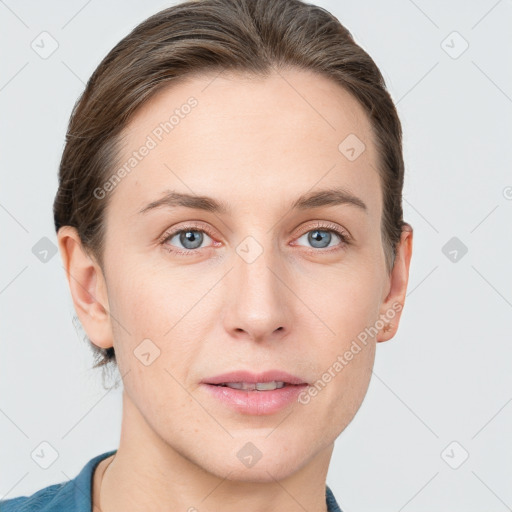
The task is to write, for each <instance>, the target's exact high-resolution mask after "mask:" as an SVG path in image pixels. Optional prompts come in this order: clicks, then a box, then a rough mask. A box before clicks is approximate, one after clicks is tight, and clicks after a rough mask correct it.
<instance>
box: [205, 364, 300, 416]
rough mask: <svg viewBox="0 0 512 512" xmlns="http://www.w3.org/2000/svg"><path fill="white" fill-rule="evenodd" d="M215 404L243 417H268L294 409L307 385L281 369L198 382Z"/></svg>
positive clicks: (233, 374)
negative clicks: (292, 407)
mask: <svg viewBox="0 0 512 512" xmlns="http://www.w3.org/2000/svg"><path fill="white" fill-rule="evenodd" d="M201 384H202V386H203V389H204V390H205V391H206V392H208V394H209V396H210V397H211V398H212V399H213V400H215V402H216V403H218V404H221V405H222V406H226V407H229V408H231V409H232V410H235V411H236V412H238V413H240V414H243V415H246V416H247V415H253V416H254V415H271V414H276V413H278V412H279V411H281V410H283V409H285V408H287V407H291V406H293V404H294V402H297V399H298V396H299V395H300V393H302V392H303V390H304V388H306V387H307V386H308V385H309V384H308V383H307V382H306V381H305V380H303V379H302V378H300V377H297V376H295V375H291V374H289V373H287V372H284V371H280V370H271V371H267V372H264V373H259V374H254V373H251V372H247V371H234V372H230V373H224V374H222V375H216V376H214V377H209V378H206V379H204V380H202V381H201Z"/></svg>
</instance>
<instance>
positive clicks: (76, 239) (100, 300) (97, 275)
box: [57, 226, 113, 348]
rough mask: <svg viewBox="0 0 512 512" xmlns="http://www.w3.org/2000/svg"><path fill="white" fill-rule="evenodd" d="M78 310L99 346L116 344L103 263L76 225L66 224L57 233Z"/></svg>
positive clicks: (88, 331)
mask: <svg viewBox="0 0 512 512" xmlns="http://www.w3.org/2000/svg"><path fill="white" fill-rule="evenodd" d="M57 240H58V243H59V251H60V255H61V258H62V261H63V264H64V269H65V271H66V277H67V280H68V284H69V289H70V291H71V297H72V299H73V304H74V306H75V311H76V313H77V315H78V318H79V319H80V323H81V324H82V326H83V328H84V330H85V332H86V333H87V336H88V337H89V339H90V340H91V342H92V343H94V344H95V345H96V346H98V347H100V348H109V347H112V346H113V336H112V328H111V327H112V326H111V322H110V314H109V307H108V295H107V286H106V282H105V278H104V276H103V271H102V270H101V267H100V266H99V264H98V263H97V262H96V260H95V259H94V258H93V257H92V256H90V255H89V254H88V253H87V252H86V251H85V249H84V247H83V246H82V242H81V240H80V236H79V235H78V232H77V230H76V228H74V227H71V226H62V227H61V228H59V231H58V233H57Z"/></svg>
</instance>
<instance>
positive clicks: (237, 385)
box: [219, 380, 284, 391]
mask: <svg viewBox="0 0 512 512" xmlns="http://www.w3.org/2000/svg"><path fill="white" fill-rule="evenodd" d="M219 386H226V387H228V388H232V389H242V390H249V391H254V390H256V391H272V390H274V389H279V388H282V387H284V382H278V381H275V380H273V381H271V382H257V383H256V384H254V383H252V382H226V383H224V384H219Z"/></svg>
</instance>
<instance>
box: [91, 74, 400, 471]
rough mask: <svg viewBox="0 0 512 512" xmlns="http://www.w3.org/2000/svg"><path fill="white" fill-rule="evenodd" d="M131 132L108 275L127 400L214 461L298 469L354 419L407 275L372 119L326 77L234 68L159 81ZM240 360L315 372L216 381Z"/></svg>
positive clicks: (202, 459)
mask: <svg viewBox="0 0 512 512" xmlns="http://www.w3.org/2000/svg"><path fill="white" fill-rule="evenodd" d="M191 97H193V98H194V99H192V100H190V98H191ZM186 105H189V106H188V107H187V106H186ZM173 113H174V114H175V117H174V118H173V119H172V120H171V124H172V127H170V126H171V124H169V118H170V116H171V115H172V114H173ZM166 122H168V124H167V125H166V124H165V123H166ZM350 134H353V135H350ZM124 135H125V137H124V142H123V148H122V153H121V155H120V160H119V166H118V167H117V168H116V169H119V168H121V167H122V166H123V165H125V164H127V165H125V167H124V168H125V172H124V173H123V172H120V173H119V174H120V175H121V176H120V177H121V180H120V181H119V182H118V183H117V184H115V186H114V185H111V186H107V187H106V188H107V189H109V190H108V194H109V197H108V200H109V205H108V208H107V211H106V228H107V229H106V238H105V243H106V245H105V253H104V262H105V266H104V279H105V285H106V288H105V290H106V293H107V299H108V310H109V312H110V317H109V322H110V323H109V329H110V336H111V340H110V341H111V344H112V343H113V345H114V347H115V351H116V356H117V361H118V366H119V370H120V374H121V375H123V376H124V378H123V380H124V392H125V394H126V400H128V401H129V402H130V404H131V405H132V406H133V409H134V410H136V411H137V414H138V415H139V416H140V420H141V421H142V420H143V421H144V423H145V425H146V427H145V428H147V427H149V430H150V432H151V433H152V435H154V436H155V438H158V439H159V440H161V441H163V443H164V445H165V446H167V447H169V449H172V450H174V451H176V452H177V453H179V454H181V455H182V456H184V457H186V458H187V459H188V460H190V461H192V462H193V463H195V464H196V465H198V466H199V467H202V468H204V469H206V470H207V471H208V472H210V473H213V474H216V475H219V476H221V477H224V476H225V475H226V474H227V473H228V472H230V471H232V472H233V473H232V475H231V478H234V479H239V480H249V479H250V480H261V481H263V480H269V479H270V476H269V472H270V473H271V474H272V475H273V477H274V478H285V477H286V476H288V475H291V474H292V473H294V472H295V471H297V470H298V469H300V468H301V467H303V466H304V465H305V464H306V463H308V461H311V460H312V459H313V458H314V457H315V456H317V455H318V454H320V453H322V451H325V450H326V449H328V448H329V447H332V443H333V442H334V440H335V439H336V437H337V436H338V435H339V434H340V433H341V432H342V431H343V430H344V429H345V428H346V426H347V425H348V424H349V423H350V421H351V420H352V418H353V417H354V415H355V414H356V412H357V410H358V409H359V407H360V405H361V403H362V401H363V398H364V396H365V394H366V391H367V388H368V384H369V380H370V377H371V373H372V367H373V363H374V356H375V346H376V341H383V340H384V338H382V337H381V338H380V339H379V338H378V336H382V335H381V334H376V331H378V330H379V329H378V328H379V327H381V326H382V325H383V322H382V320H383V319H384V320H390V322H391V324H392V325H393V329H394V330H396V326H397V323H398V318H399V316H400V309H401V304H399V301H397V299H400V298H402V299H403V296H404V293H405V286H406V282H407V279H406V275H405V274H406V271H405V266H401V267H400V268H399V269H398V270H397V271H396V272H397V273H395V277H393V275H392V274H391V275H390V274H389V273H388V272H387V269H386V266H385V256H384V248H383V245H382V237H381V217H382V204H383V201H382V192H381V183H380V179H379V175H378V173H377V166H378V154H377V153H376V150H375V145H374V138H373V134H372V129H371V125H370V122H369V120H368V119H367V116H366V114H365V112H364V111H363V109H362V107H360V106H359V104H358V103H357V101H356V100H355V99H353V98H352V96H351V95H350V94H349V93H347V92H346V91H344V90H343V89H342V88H341V87H340V86H338V85H336V84H335V83H333V82H331V81H330V80H328V79H327V78H323V77H321V76H319V75H316V74H313V73H309V72H305V71H299V70H288V71H286V72H284V71H283V72H281V73H280V74H273V75H271V76H270V77H267V78H251V77H248V76H247V75H237V74H231V75H229V74H227V73H223V74H221V75H220V76H216V74H208V75H202V76H195V77H193V78H189V79H187V81H184V82H182V83H180V84H178V85H174V86H172V87H169V88H167V89H164V90H162V91H160V92H159V93H158V94H157V95H156V96H154V97H153V98H152V100H151V101H150V102H148V103H146V104H145V105H144V106H143V107H142V108H141V109H140V110H139V111H138V113H137V115H136V116H135V117H134V118H133V119H132V120H131V122H130V124H129V125H128V127H127V128H126V130H125V132H124ZM349 136H350V137H351V138H349V139H347V141H345V142H343V141H344V140H345V139H346V138H347V137H349ZM354 137H357V139H356V138H354ZM362 144H364V146H362ZM144 146H145V147H146V148H147V150H144V149H142V148H143V147H144ZM350 147H353V148H355V150H354V151H352V150H350ZM362 148H364V149H363V150H362ZM361 150H362V151H361ZM134 152H135V154H134ZM354 156H356V158H354ZM130 158H134V159H135V160H130ZM128 169H129V170H128ZM321 191H330V192H326V193H323V194H319V193H320V192H321ZM333 191H335V192H333ZM172 194H174V195H172ZM177 194H187V195H190V196H192V198H188V199H187V198H183V197H180V196H178V195H177ZM317 194H319V195H317ZM166 196H167V200H163V198H165V197H166ZM313 196H316V199H315V198H313ZM206 197H207V198H209V199H208V200H205V198H206ZM299 198H301V200H299ZM199 199H201V200H199ZM308 199H309V200H308ZM104 200H105V199H104ZM398 261H399V262H400V261H402V259H401V257H400V255H399V257H398ZM406 266H407V267H408V261H407V265H406ZM393 279H395V284H393ZM402 303H403V301H402ZM375 326H377V329H376V328H375ZM91 328H92V327H91ZM107 338H108V336H107ZM91 339H94V336H91ZM105 343H107V341H106V342H105ZM237 370H243V371H248V372H252V373H255V374H259V373H263V372H266V371H269V370H279V371H284V372H287V373H288V374H290V375H292V376H295V377H296V378H298V379H299V381H301V382H302V383H306V384H305V385H302V386H295V387H294V386H285V388H283V389H278V390H276V391H240V390H238V391H236V390H231V389H229V388H226V387H222V386H213V385H208V384H205V383H204V381H211V380H213V379H212V378H213V377H215V376H218V375H221V374H224V373H226V372H232V371H237ZM283 381H284V378H283ZM285 389H286V392H285V391H284V390H285ZM299 391H300V392H299ZM265 393H268V395H267V396H265ZM249 394H257V395H258V398H255V396H252V395H251V396H249ZM220 395H222V396H227V397H228V401H225V400H222V399H221V398H220ZM237 397H238V398H237ZM260 397H261V398H260ZM229 400H231V401H229ZM248 443H252V444H248ZM241 449H244V450H245V452H244V451H242V453H240V450H241ZM258 452H259V453H260V454H261V458H260V459H259V460H258V461H257V463H256V464H254V465H253V466H252V467H250V468H249V467H247V465H244V464H240V462H241V460H242V459H241V457H243V456H244V455H247V454H249V455H256V458H257V457H258V456H259V455H258Z"/></svg>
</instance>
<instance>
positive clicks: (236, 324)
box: [224, 247, 293, 342]
mask: <svg viewBox="0 0 512 512" xmlns="http://www.w3.org/2000/svg"><path fill="white" fill-rule="evenodd" d="M252 250H254V247H253V249H252ZM239 254H242V256H240V257H239ZM239 254H238V253H237V255H236V257H235V258H234V268H233V269H232V271H231V272H229V274H228V276H227V282H226V286H227V287H228V293H229V295H230V298H229V300H228V302H227V305H226V307H227V311H226V312H225V316H224V323H225V329H226V331H227V332H229V334H230V335H231V336H233V337H235V338H239V339H244V338H245V339H250V340H253V341H259V342H263V341H272V340H277V339H282V338H284V337H285V336H287V335H288V334H289V332H290V326H291V325H292V324H291V322H292V315H291V312H292V309H291V304H290V300H291V297H293V294H292V292H291V291H290V290H289V289H288V287H287V286H286V284H285V283H286V281H287V279H286V270H285V267H284V265H283V264H282V262H281V263H280V262H279V258H278V255H277V254H276V252H275V251H274V252H273V251H271V250H270V249H265V250H263V252H261V254H259V255H258V256H257V257H256V258H255V259H254V260H252V258H247V257H246V255H245V254H244V252H243V248H242V251H240V252H239Z"/></svg>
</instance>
